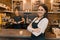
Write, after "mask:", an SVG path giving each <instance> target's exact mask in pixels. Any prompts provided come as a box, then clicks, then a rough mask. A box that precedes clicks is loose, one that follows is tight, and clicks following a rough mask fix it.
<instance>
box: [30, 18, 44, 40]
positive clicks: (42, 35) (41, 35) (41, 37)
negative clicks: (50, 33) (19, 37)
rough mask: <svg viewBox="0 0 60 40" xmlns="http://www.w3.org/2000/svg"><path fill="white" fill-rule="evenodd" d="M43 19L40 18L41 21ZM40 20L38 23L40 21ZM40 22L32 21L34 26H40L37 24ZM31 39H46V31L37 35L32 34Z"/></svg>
mask: <svg viewBox="0 0 60 40" xmlns="http://www.w3.org/2000/svg"><path fill="white" fill-rule="evenodd" d="M42 19H43V18H42ZM42 19H41V20H42ZM41 20H39V22H40V21H41ZM39 22H38V23H39ZM38 23H35V22H33V23H32V28H38V26H37V25H38ZM30 40H45V35H44V33H41V34H40V35H39V36H37V37H36V36H35V35H33V34H32V35H31V39H30Z"/></svg>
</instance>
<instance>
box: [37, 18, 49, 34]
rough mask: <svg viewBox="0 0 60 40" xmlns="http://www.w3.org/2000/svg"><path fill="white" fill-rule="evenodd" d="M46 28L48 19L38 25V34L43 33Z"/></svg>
mask: <svg viewBox="0 0 60 40" xmlns="http://www.w3.org/2000/svg"><path fill="white" fill-rule="evenodd" d="M47 26H48V19H47V18H44V19H42V20H41V21H40V22H39V23H38V28H40V33H44V32H45V30H46V28H47Z"/></svg>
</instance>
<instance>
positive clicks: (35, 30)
mask: <svg viewBox="0 0 60 40" xmlns="http://www.w3.org/2000/svg"><path fill="white" fill-rule="evenodd" d="M32 31H33V32H37V33H38V32H40V28H36V29H33V30H32Z"/></svg>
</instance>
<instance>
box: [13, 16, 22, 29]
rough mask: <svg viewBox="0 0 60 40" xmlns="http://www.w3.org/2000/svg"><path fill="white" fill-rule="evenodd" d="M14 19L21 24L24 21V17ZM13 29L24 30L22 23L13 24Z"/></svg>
mask: <svg viewBox="0 0 60 40" xmlns="http://www.w3.org/2000/svg"><path fill="white" fill-rule="evenodd" d="M13 19H14V21H16V22H19V21H21V20H22V17H21V16H15V17H14V18H13ZM13 28H14V29H21V28H22V27H21V23H20V24H13Z"/></svg>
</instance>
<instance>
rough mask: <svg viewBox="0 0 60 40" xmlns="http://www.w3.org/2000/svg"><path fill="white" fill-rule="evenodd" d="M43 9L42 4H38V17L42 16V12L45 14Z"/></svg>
mask: <svg viewBox="0 0 60 40" xmlns="http://www.w3.org/2000/svg"><path fill="white" fill-rule="evenodd" d="M45 12H46V11H45V9H44V8H43V7H42V6H40V7H39V8H38V13H37V14H38V16H39V17H42V16H43V15H44V14H45Z"/></svg>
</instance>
